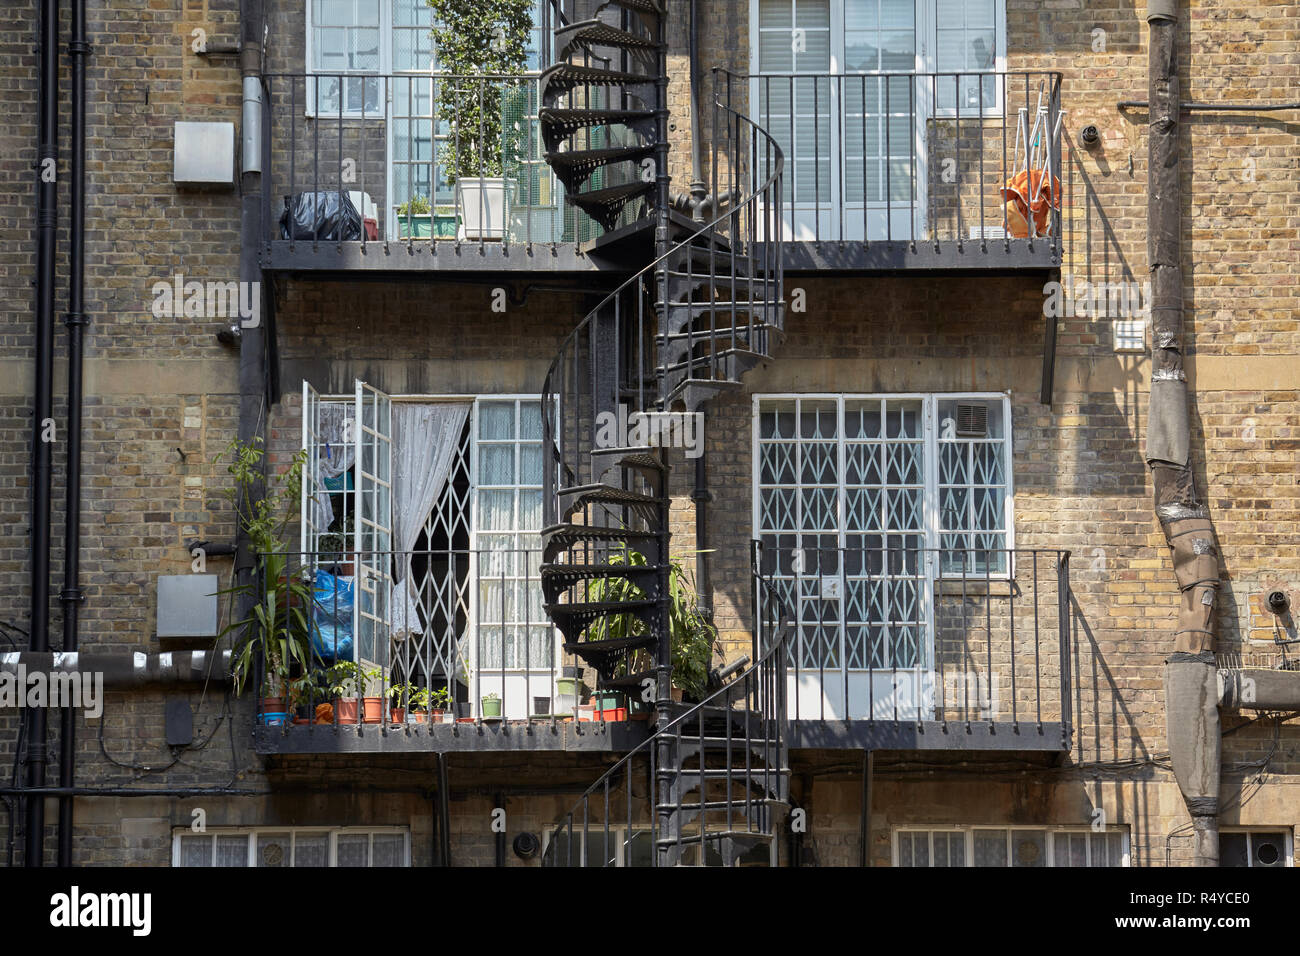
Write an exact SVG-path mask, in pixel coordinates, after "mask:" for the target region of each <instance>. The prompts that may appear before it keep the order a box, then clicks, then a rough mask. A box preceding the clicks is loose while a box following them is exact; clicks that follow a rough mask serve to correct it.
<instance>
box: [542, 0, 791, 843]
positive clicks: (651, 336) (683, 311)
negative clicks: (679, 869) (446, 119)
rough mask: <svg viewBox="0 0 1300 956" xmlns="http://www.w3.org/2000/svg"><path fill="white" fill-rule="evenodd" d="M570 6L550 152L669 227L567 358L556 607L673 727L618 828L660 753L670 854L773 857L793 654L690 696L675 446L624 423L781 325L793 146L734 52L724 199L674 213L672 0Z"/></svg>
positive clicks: (578, 335)
mask: <svg viewBox="0 0 1300 956" xmlns="http://www.w3.org/2000/svg"><path fill="white" fill-rule="evenodd" d="M564 6H565V7H570V9H566V10H562V11H560V12H561V17H560V22H559V26H558V28H557V29H556V31H555V41H556V57H557V62H556V64H555V65H554V66H552V67H550V68H549V69H547V70H545V71H544V72H543V74H542V81H541V82H542V106H541V109H540V113H539V118H540V122H541V126H542V136H543V142H544V143H545V146H546V152H545V156H544V158H545V160H546V161H547V163H548V164H549V165H550V166H551V167H552V169H553V170H554V171H555V174H556V176H557V177H558V178H559V179H560V180H561V182H562V183H563V184H564V186H565V188H566V190H567V193H568V197H569V202H570V203H572V204H573V205H574V206H576V207H578V208H580V209H581V210H583V212H585V213H586V214H587V215H588V216H590V217H591V218H592V219H593V220H594V221H596V222H597V223H599V225H600V226H601V228H602V229H604V230H605V231H606V233H611V232H614V231H616V230H617V231H618V232H619V233H620V234H624V235H626V234H628V233H635V232H636V231H637V230H638V229H641V230H645V231H646V232H648V233H651V234H652V235H653V237H654V255H653V258H652V261H650V262H649V263H648V264H646V265H645V266H644V267H643V268H641V269H640V270H639V271H637V272H636V273H635V274H634V275H632V276H631V277H630V278H629V279H628V280H627V281H626V282H624V283H623V284H622V285H621V286H619V288H618V289H616V290H615V291H614V292H613V293H611V294H610V295H609V296H607V297H606V298H605V299H604V300H603V301H601V302H600V303H599V304H598V305H597V306H596V308H595V309H593V310H592V311H591V312H590V313H589V314H588V315H587V316H586V317H585V318H584V319H583V320H582V322H581V323H580V324H579V325H578V326H577V328H575V329H574V331H573V332H572V333H571V334H570V335H569V336H568V338H566V340H565V342H564V343H563V345H562V346H561V349H560V352H559V354H558V355H557V356H556V358H555V360H554V362H553V363H552V365H551V368H550V370H549V372H548V374H547V378H546V384H545V386H544V388H543V408H544V419H543V420H544V426H543V427H544V433H543V441H544V447H545V448H546V449H548V451H549V452H550V454H551V456H552V459H553V461H552V462H551V463H550V466H549V467H547V468H546V469H545V472H544V482H545V488H544V494H543V502H544V509H545V521H544V524H545V528H544V530H543V533H542V537H543V565H542V569H541V581H542V587H543V592H544V598H545V606H546V611H547V614H548V615H549V616H550V617H551V619H552V621H553V622H554V623H555V625H556V627H557V628H558V629H559V630H560V632H561V633H562V634H563V636H564V641H565V643H564V648H565V651H566V652H567V653H569V654H572V655H574V656H575V657H576V658H578V659H580V660H582V661H584V662H585V663H586V664H588V665H590V666H591V667H592V668H593V669H594V670H595V671H596V674H597V681H596V683H597V687H598V688H599V689H601V690H610V689H618V690H623V691H625V692H628V693H629V694H630V695H631V696H632V697H633V698H634V699H637V698H639V699H640V700H641V701H643V702H644V703H646V704H647V705H653V707H654V719H655V721H656V724H655V733H654V735H653V736H652V737H651V738H650V739H649V740H648V741H647V742H646V744H644V745H642V747H639V748H637V750H636V751H634V752H633V754H629V755H628V757H626V758H624V760H623V761H621V762H620V763H619V764H618V765H617V766H616V767H615V768H613V769H612V770H611V771H609V773H607V774H606V775H605V776H604V777H602V778H601V780H600V781H598V782H597V785H596V788H595V789H594V790H593V791H592V793H594V792H596V791H597V790H600V789H601V788H603V793H604V801H605V805H604V807H603V810H604V811H605V812H604V813H603V816H604V824H603V825H604V827H605V837H606V840H607V841H608V838H609V826H610V819H609V816H610V813H611V812H612V806H611V803H610V800H611V786H612V785H614V784H615V783H616V781H615V778H616V777H618V776H620V775H622V776H624V777H625V780H624V781H623V783H624V784H625V786H626V792H625V795H624V797H623V803H624V804H625V805H626V810H627V813H628V816H629V820H628V827H629V829H630V828H631V827H632V822H631V816H632V805H633V803H634V802H635V800H636V799H637V798H635V797H634V790H635V789H636V787H634V785H633V784H634V779H636V780H640V779H641V774H643V773H644V774H647V776H646V777H644V785H645V788H644V791H643V792H642V793H641V797H640V799H645V800H647V801H648V803H647V804H646V807H647V809H648V810H649V816H650V817H651V819H652V823H651V826H650V831H651V838H652V839H653V842H654V860H655V862H656V863H657V864H659V865H676V864H681V863H691V862H693V863H699V864H704V863H706V862H721V863H723V864H724V865H732V864H734V863H737V862H738V861H740V860H741V858H742V857H744V855H745V854H746V853H754V852H755V851H756V849H757V848H759V847H766V848H767V849H768V850H769V851H770V854H771V855H770V858H769V859H770V861H771V862H775V860H776V856H775V853H776V843H775V839H774V831H775V821H776V819H777V818H778V817H779V816H780V813H779V808H780V807H781V806H783V805H784V801H785V799H786V778H787V774H786V772H785V757H784V748H783V743H782V741H783V736H782V733H781V728H782V726H783V721H784V708H783V704H780V701H781V699H782V697H783V694H784V679H783V678H782V680H781V681H780V682H779V684H780V686H778V682H777V681H776V679H775V677H774V676H773V669H774V668H776V667H777V666H778V658H779V659H780V660H779V666H780V667H781V668H782V669H783V668H784V652H783V651H782V652H779V653H778V651H776V650H773V647H768V646H765V647H763V648H761V649H760V648H759V647H758V646H757V645H756V647H755V653H754V658H755V661H754V663H753V664H752V665H751V667H750V668H749V669H748V670H747V671H745V672H744V673H743V674H741V675H739V676H738V677H737V678H735V679H734V680H733V681H732V682H731V683H730V684H727V685H726V686H724V687H722V688H718V689H716V690H714V691H713V692H712V693H711V694H710V695H709V696H708V699H707V700H706V701H704V702H702V703H700V704H696V705H694V706H688V705H680V704H673V703H672V701H671V695H670V680H671V670H672V658H671V646H670V637H669V626H670V625H669V621H670V611H669V602H670V595H669V589H670V586H669V581H670V573H671V559H670V556H669V530H668V529H669V497H668V475H669V465H668V456H667V454H666V451H665V449H664V448H662V447H659V446H658V445H657V444H655V443H653V442H650V443H632V442H630V441H624V440H622V428H621V427H618V428H615V429H614V430H613V435H614V437H613V438H612V439H611V434H610V432H611V429H610V425H611V424H613V425H620V424H621V423H622V422H626V421H629V420H632V421H634V420H635V419H636V418H637V416H654V415H664V414H666V413H683V412H684V413H694V412H696V411H698V410H699V409H700V408H701V406H703V405H704V403H706V402H707V401H708V400H709V399H710V398H712V397H714V396H716V395H717V394H719V393H720V392H722V391H724V390H727V389H733V388H737V387H739V385H740V381H741V376H742V375H743V374H744V373H745V372H746V371H747V370H748V369H750V368H752V367H754V366H755V365H757V364H758V363H760V362H763V361H765V360H767V359H768V358H769V357H770V355H771V352H772V349H773V348H774V347H775V346H776V345H777V344H778V343H779V341H780V338H781V329H782V322H783V313H784V302H783V295H782V275H781V264H780V258H779V255H777V254H776V251H779V241H780V232H781V230H780V222H781V209H780V207H781V199H782V197H781V171H782V157H781V152H780V150H779V148H777V146H776V144H775V143H774V142H773V141H772V139H771V138H770V137H769V136H768V135H767V134H766V133H765V132H764V131H763V130H761V129H759V128H758V127H757V126H755V125H754V124H753V123H752V122H750V121H749V120H748V119H747V118H746V117H745V116H744V115H743V113H742V112H740V111H739V110H737V109H734V108H733V107H732V103H731V99H732V97H731V80H732V78H731V77H730V76H729V75H726V74H720V73H716V72H715V77H718V79H719V81H721V80H722V79H723V78H724V77H725V79H726V92H725V94H724V93H722V92H721V86H720V83H715V95H714V97H713V103H712V112H713V116H712V135H711V143H710V146H711V150H710V153H709V156H710V161H711V162H710V174H711V178H712V193H711V196H712V197H721V198H713V199H711V204H712V209H714V210H717V211H719V213H720V214H718V215H717V216H716V218H714V219H712V220H711V221H694V222H693V221H690V220H688V219H686V218H685V217H684V216H682V215H681V214H679V213H677V212H675V211H673V210H672V209H671V208H670V203H669V191H668V187H669V179H668V174H667V168H668V166H667V160H668V142H667V129H668V111H667V104H666V92H667V55H666V42H665V23H664V19H665V7H664V4H663V3H662V2H661V0H589V2H586V3H583V2H581V0H579V2H578V3H575V4H565V5H564ZM700 125H701V126H702V125H703V124H700ZM701 208H708V207H701ZM697 214H698V213H697ZM756 626H757V625H756ZM766 640H767V643H768V644H770V645H773V646H775V645H776V644H779V643H780V641H779V640H778V639H777V636H776V635H775V634H769V635H768V636H767V638H766ZM778 704H780V706H778ZM614 789H616V790H617V789H620V788H619V787H618V786H614ZM589 798H590V794H589V797H588V798H584V799H589ZM590 809H592V808H591V807H584V813H585V812H586V811H587V810H590ZM571 823H572V820H570V824H571ZM570 836H572V833H570ZM555 846H556V847H558V846H559V844H558V843H556V844H555ZM585 847H586V852H585V854H579V856H581V859H578V858H576V857H574V855H573V846H572V841H571V842H570V844H568V849H567V850H566V851H565V853H566V854H567V856H566V859H564V860H561V859H558V855H559V853H560V851H559V850H558V849H554V850H553V851H549V852H548V856H549V859H548V862H552V863H561V864H562V863H564V862H587V863H588V864H590V863H591V862H592V860H591V859H589V858H590V857H591V845H590V844H589V843H587V844H585ZM602 859H603V862H605V863H608V862H609V860H608V858H602Z"/></svg>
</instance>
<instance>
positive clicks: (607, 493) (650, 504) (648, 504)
mask: <svg viewBox="0 0 1300 956" xmlns="http://www.w3.org/2000/svg"><path fill="white" fill-rule="evenodd" d="M556 497H557V498H558V499H559V506H560V515H561V517H563V518H571V517H573V515H574V514H576V513H577V512H578V511H580V510H581V509H583V508H585V507H586V506H587V505H613V506H614V507H616V508H629V509H631V510H632V512H633V513H634V514H636V516H637V517H639V518H641V519H642V520H644V521H647V522H654V521H657V520H658V518H659V512H660V509H661V508H662V507H663V499H662V498H656V497H653V496H652V495H643V494H639V493H638V492H635V491H624V490H623V489H622V488H615V487H613V486H611V485H603V484H594V485H580V486H578V487H576V488H561V489H560V490H559V491H558V492H557V493H556Z"/></svg>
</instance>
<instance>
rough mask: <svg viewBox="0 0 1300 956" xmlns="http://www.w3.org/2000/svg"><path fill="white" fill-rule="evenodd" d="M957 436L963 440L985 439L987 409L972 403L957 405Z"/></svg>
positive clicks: (987, 418)
mask: <svg viewBox="0 0 1300 956" xmlns="http://www.w3.org/2000/svg"><path fill="white" fill-rule="evenodd" d="M957 434H958V435H960V436H962V437H963V438H987V437H988V434H989V407H988V406H987V405H976V404H974V403H973V402H958V403H957Z"/></svg>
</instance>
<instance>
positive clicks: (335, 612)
mask: <svg viewBox="0 0 1300 956" xmlns="http://www.w3.org/2000/svg"><path fill="white" fill-rule="evenodd" d="M352 600H353V589H352V580H351V579H350V578H343V577H338V576H336V575H333V574H330V573H329V572H328V571H320V570H318V571H317V572H316V580H315V588H314V592H313V600H312V626H311V645H312V650H313V651H314V652H315V654H316V656H317V657H319V658H320V659H321V660H322V661H324V662H325V663H326V664H333V663H335V662H337V661H350V660H352V659H353V657H352Z"/></svg>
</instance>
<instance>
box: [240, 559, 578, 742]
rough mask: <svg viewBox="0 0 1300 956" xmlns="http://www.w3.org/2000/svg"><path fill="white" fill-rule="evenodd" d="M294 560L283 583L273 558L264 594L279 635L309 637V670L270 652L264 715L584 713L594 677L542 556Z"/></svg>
mask: <svg viewBox="0 0 1300 956" xmlns="http://www.w3.org/2000/svg"><path fill="white" fill-rule="evenodd" d="M281 557H282V559H283V560H284V562H285V564H284V567H283V570H282V571H281V572H280V573H279V575H278V577H277V578H275V579H274V580H273V579H272V578H271V577H270V576H269V575H268V574H266V573H265V569H266V567H267V562H266V561H265V560H263V561H262V562H261V567H262V569H263V573H261V574H260V575H259V577H258V583H257V590H258V595H257V596H258V599H259V601H260V603H261V606H262V607H265V608H268V609H273V612H274V619H275V625H274V628H275V635H276V636H277V637H283V636H284V635H286V634H289V633H293V634H295V635H296V636H297V638H298V639H299V641H300V642H301V643H303V644H305V645H307V647H308V649H307V652H306V653H305V655H304V657H305V659H306V666H301V665H294V666H289V667H286V668H283V669H281V670H280V671H279V672H278V673H277V672H276V670H275V668H268V666H267V662H266V661H265V660H264V659H259V660H258V662H257V672H256V683H250V684H249V685H248V686H249V689H250V691H258V705H257V715H258V720H259V722H261V723H263V724H271V725H273V726H276V727H282V728H284V731H285V732H291V731H297V730H299V728H301V729H302V730H304V731H308V730H311V729H319V728H320V727H321V725H332V726H339V725H360V724H382V725H384V726H385V727H389V726H391V725H404V724H426V723H437V722H443V723H451V722H453V721H457V720H459V721H472V722H474V723H476V724H482V723H483V722H484V721H495V720H507V721H515V720H527V721H543V722H550V723H556V722H559V721H561V720H566V719H571V718H574V717H575V716H584V712H582V708H580V706H579V705H580V704H581V702H582V697H581V689H582V688H581V679H582V673H581V671H580V670H578V669H577V668H575V667H574V666H573V662H572V661H571V660H569V661H566V659H565V658H564V656H563V651H562V648H561V645H560V638H559V635H558V633H557V632H556V631H555V629H554V628H553V627H552V625H551V622H550V620H549V619H548V618H547V617H546V615H545V613H544V612H543V610H542V601H543V598H542V591H541V585H540V583H539V577H538V569H539V566H540V563H541V552H540V551H539V550H537V549H534V548H514V549H502V548H480V549H474V550H471V549H431V550H415V551H410V552H390V551H383V552H381V551H369V552H365V553H363V554H356V553H352V552H351V551H348V552H346V553H323V552H322V553H306V554H299V553H296V552H295V553H290V554H285V555H282V556H281ZM290 582H297V583H299V585H300V588H290ZM294 591H296V592H297V593H293V592H294ZM270 592H274V594H271V593H270ZM250 633H253V632H251V631H247V632H245V635H246V634H250ZM245 635H236V640H237V641H238V640H240V639H242V638H243V637H244V636H245ZM259 658H261V655H260V654H259ZM322 704H325V705H329V706H328V708H327V709H324V710H319V709H318V708H319V707H320V705H322ZM592 716H593V719H598V718H600V717H601V715H600V714H593V715H592Z"/></svg>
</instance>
